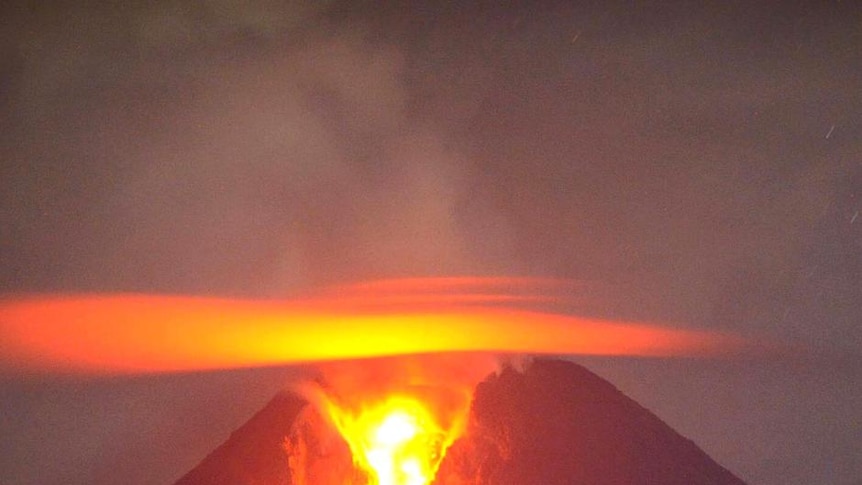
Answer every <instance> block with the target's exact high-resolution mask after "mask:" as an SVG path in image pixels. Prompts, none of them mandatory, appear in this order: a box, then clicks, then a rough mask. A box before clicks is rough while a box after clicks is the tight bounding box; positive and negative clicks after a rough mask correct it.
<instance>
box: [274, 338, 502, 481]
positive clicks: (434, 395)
mask: <svg viewBox="0 0 862 485" xmlns="http://www.w3.org/2000/svg"><path fill="white" fill-rule="evenodd" d="M316 367H317V370H318V371H319V372H320V376H319V380H316V381H315V382H316V383H312V382H306V383H304V384H299V385H298V387H297V388H296V389H295V390H296V391H297V392H298V393H300V394H302V395H304V396H305V397H306V398H307V399H308V401H309V402H310V403H311V404H312V405H311V406H310V407H309V409H307V410H306V412H305V413H304V418H302V419H301V420H299V423H298V424H297V423H294V432H292V433H291V436H290V437H289V438H288V445H287V446H286V450H287V453H288V461H289V463H290V464H291V476H292V477H294V478H297V477H299V479H295V480H294V482H293V483H295V484H296V485H330V484H338V485H344V484H349V485H366V484H371V485H427V484H429V483H431V482H432V481H433V480H434V476H435V474H436V473H437V469H438V467H439V466H440V464H441V462H442V460H443V457H444V456H445V455H446V451H447V450H448V448H449V446H450V445H451V444H452V443H453V442H454V441H455V440H456V439H457V438H458V437H459V436H460V435H461V434H462V433H463V431H464V428H465V425H466V421H467V416H468V414H469V409H470V404H471V402H472V396H473V390H474V389H475V386H476V384H477V383H478V382H479V381H480V380H482V379H483V378H485V377H487V375H488V374H489V373H492V372H494V371H496V370H497V369H499V360H498V359H497V358H495V357H492V356H489V355H487V354H457V355H456V354H446V355H422V356H402V357H392V358H378V359H362V360H355V361H342V362H337V363H326V364H322V365H318V366H316ZM321 382H324V383H325V384H320V383H321ZM335 437H337V438H335Z"/></svg>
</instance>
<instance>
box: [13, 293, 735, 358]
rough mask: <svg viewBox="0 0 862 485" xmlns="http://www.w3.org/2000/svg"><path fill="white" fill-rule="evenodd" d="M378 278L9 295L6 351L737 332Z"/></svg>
mask: <svg viewBox="0 0 862 485" xmlns="http://www.w3.org/2000/svg"><path fill="white" fill-rule="evenodd" d="M468 280H469V281H472V282H473V283H474V286H480V285H481V281H482V280H481V279H468ZM409 281H410V282H411V284H412V285H416V284H418V282H421V280H409ZM429 281H434V280H429ZM516 282H517V281H516V280H512V281H511V282H509V281H508V280H506V283H507V284H509V283H511V284H514V283H516ZM384 286H385V285H384ZM396 286H397V285H396ZM438 286H439V285H438ZM452 286H453V285H451V284H450V285H449V287H452ZM430 287H431V288H434V285H431V286H430ZM371 288H373V287H368V288H366V289H363V290H362V291H354V292H350V291H344V292H342V293H343V294H336V295H334V296H329V297H325V298H318V299H309V300H293V301H268V300H259V301H252V300H229V299H216V298H199V297H176V296H145V295H143V296H142V295H123V294H120V295H85V296H74V297H72V296H43V297H20V298H6V299H3V300H0V341H2V347H0V363H2V364H3V366H4V367H6V368H7V369H8V368H9V367H11V368H13V369H19V370H30V371H48V372H61V373H65V372H86V373H147V372H171V371H193V370H207V369H225V368H237V367H253V366H266V365H279V364H290V363H304V362H316V361H330V360H339V359H355V358H365V357H379V356H395V355H407V354H423V353H437V352H474V351H479V352H502V353H529V354H588V355H642V356H650V355H654V356H665V355H689V354H698V353H704V352H712V351H721V350H722V349H724V348H726V347H728V346H732V345H734V343H735V341H734V340H732V339H730V338H728V337H722V336H719V335H716V334H712V333H708V332H699V331H687V330H679V329H671V328H666V327H660V326H656V325H648V324H639V323H627V322H614V321H606V320H598V319H589V318H582V317H577V316H571V315H561V314H553V313H545V312H540V311H533V310H527V309H523V308H518V309H516V308H512V307H507V306H505V304H507V303H523V302H536V301H541V300H542V299H543V298H544V297H543V296H542V295H517V294H506V293H494V294H484V295H483V294H460V293H457V292H455V293H452V292H450V293H446V294H439V293H425V294H423V293H416V292H415V290H414V289H413V288H409V289H410V292H408V293H403V292H402V293H398V292H395V293H394V294H393V293H391V292H390V293H386V294H382V293H381V292H380V291H377V292H375V291H372V290H371ZM376 293H381V294H379V295H377V296H375V294H376ZM435 302H436V303H435Z"/></svg>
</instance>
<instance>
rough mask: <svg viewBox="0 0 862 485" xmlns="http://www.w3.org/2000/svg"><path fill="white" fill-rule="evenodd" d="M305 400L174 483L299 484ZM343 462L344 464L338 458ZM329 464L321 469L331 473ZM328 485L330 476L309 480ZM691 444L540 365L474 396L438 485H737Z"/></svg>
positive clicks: (281, 405)
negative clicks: (296, 471)
mask: <svg viewBox="0 0 862 485" xmlns="http://www.w3.org/2000/svg"><path fill="white" fill-rule="evenodd" d="M306 407H307V403H306V402H305V401H304V400H303V398H301V397H299V396H298V395H295V394H291V393H288V392H283V393H280V394H278V395H277V396H276V397H275V398H274V399H273V400H272V401H270V403H269V404H267V405H266V407H264V408H263V409H262V410H261V411H260V412H258V413H257V414H256V415H255V416H254V417H252V418H251V419H250V420H249V421H248V422H247V423H246V424H244V425H243V426H241V427H240V428H239V429H237V430H236V431H234V432H233V433H232V434H231V436H230V438H229V439H228V440H227V441H226V442H225V443H223V444H222V445H221V446H219V447H218V448H216V449H215V450H214V451H213V452H212V453H211V454H210V455H209V456H207V457H206V458H205V459H204V460H203V461H202V462H201V463H200V464H199V465H198V466H197V467H195V468H194V469H192V470H191V471H190V472H189V473H187V474H186V475H185V476H183V477H182V478H181V479H180V480H179V481H178V482H177V485H300V483H299V481H298V479H297V477H292V476H291V467H290V463H289V459H290V455H291V453H292V452H290V451H289V450H290V447H289V446H288V445H287V441H288V440H287V437H288V436H290V435H291V433H292V432H293V433H295V424H296V422H298V421H301V419H300V418H301V417H302V415H303V414H302V413H303V410H304V409H305V408H306ZM341 460H342V461H343V457H342V458H341ZM331 468H332V467H331V466H329V465H328V464H324V466H321V467H319V468H318V470H321V471H320V472H319V473H325V472H324V470H329V469H331ZM308 482H313V483H314V484H315V485H316V484H317V483H318V482H319V483H320V484H321V485H326V484H328V479H326V478H325V477H324V478H321V479H320V480H315V479H314V478H312V479H311V480H306V483H308ZM743 483H744V482H743V481H742V480H740V479H739V478H737V477H736V476H734V475H733V474H732V473H731V472H730V471H728V470H727V469H725V468H723V467H722V466H721V465H719V464H718V463H716V462H715V461H714V460H712V459H711V458H710V457H709V456H708V455H707V454H706V453H704V452H703V451H702V450H701V449H700V448H698V447H697V445H695V444H694V443H692V442H691V441H690V440H688V439H686V438H684V437H683V436H681V435H680V434H679V433H677V432H676V431H674V430H673V429H671V428H670V427H669V426H668V425H667V424H665V423H664V422H662V421H661V420H660V419H659V418H658V417H656V416H655V415H654V414H652V413H651V412H649V411H648V410H646V409H644V408H643V407H642V406H640V405H639V404H638V403H636V402H635V401H633V400H632V399H630V398H628V397H626V396H625V395H624V394H623V393H622V392H620V391H619V390H617V389H616V388H615V387H614V386H613V385H611V384H610V383H609V382H607V381H605V380H604V379H602V378H600V377H599V376H597V375H595V374H593V373H592V372H590V371H589V370H587V369H586V368H584V367H582V366H580V365H577V364H575V363H572V362H568V361H563V360H552V359H540V360H536V361H534V362H533V363H532V364H530V365H529V366H528V367H527V368H526V369H524V371H523V372H521V371H517V370H514V369H511V368H505V369H504V370H503V371H501V372H500V373H499V374H495V375H491V376H489V377H488V378H486V379H485V380H484V381H483V382H481V383H480V384H479V385H478V386H477V387H476V389H475V394H474V398H473V403H472V407H471V411H470V420H469V424H468V428H467V430H466V432H465V434H464V436H462V437H461V438H459V439H458V440H457V441H455V443H453V444H452V447H451V448H450V449H449V451H448V453H447V454H446V457H445V458H444V460H443V462H442V464H441V466H440V469H439V471H438V473H437V479H436V481H435V485H467V484H470V485H510V484H511V485H579V484H589V485H617V484H619V485H623V484H626V485H628V484H644V485H646V484H651V485H656V484H666V485H698V484H703V485H740V484H743Z"/></svg>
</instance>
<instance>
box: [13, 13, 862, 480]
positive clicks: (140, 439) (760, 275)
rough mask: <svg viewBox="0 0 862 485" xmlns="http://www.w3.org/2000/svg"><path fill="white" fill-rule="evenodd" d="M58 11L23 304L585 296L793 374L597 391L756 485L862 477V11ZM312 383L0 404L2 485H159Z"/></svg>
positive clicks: (27, 50)
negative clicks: (483, 291)
mask: <svg viewBox="0 0 862 485" xmlns="http://www.w3.org/2000/svg"><path fill="white" fill-rule="evenodd" d="M44 3H45V5H43V2H4V3H3V6H2V7H0V109H2V111H0V164H2V165H0V293H43V292H63V293H69V292H146V293H162V294H193V295H211V296H227V297H243V298H245V297H249V298H252V297H253V298H261V297H263V298H278V297H283V296H290V295H292V294H296V293H299V292H302V291H306V290H308V289H311V288H316V287H321V286H325V285H330V284H337V283H345V282H355V281H360V280H366V279H374V278H386V277H403V276H441V275H488V276H493V275H516V276H541V277H557V278H567V279H573V280H577V281H579V282H583V284H584V288H585V289H584V295H583V296H584V298H583V303H582V304H581V305H580V306H579V307H578V308H577V309H575V310H576V311H578V312H581V313H584V314H589V315H595V316H600V317H607V318H622V319H630V320H644V321H650V322H662V323H664V324H667V325H669V326H676V327H690V328H702V329H712V330H720V331H729V332H735V333H737V334H740V335H743V336H746V337H749V338H752V339H770V340H780V341H782V342H784V343H786V344H787V345H793V346H795V347H794V348H795V349H796V350H795V351H794V352H796V353H795V354H793V355H791V356H784V357H780V358H779V357H776V356H758V355H749V356H745V357H737V358H734V359H729V360H718V361H708V360H707V361H705V360H698V359H611V358H602V359H600V358H590V359H584V358H575V360H577V361H579V362H582V363H584V364H586V365H587V366H588V367H590V368H591V369H593V370H595V371H596V372H598V373H599V374H600V375H602V376H604V377H606V378H607V379H609V380H610V381H611V382H612V383H613V384H615V385H616V386H618V387H619V388H620V389H621V390H622V391H623V392H625V393H627V394H629V395H630V396H631V397H632V398H634V399H635V400H638V401H639V402H641V403H642V404H643V405H644V406H646V407H647V408H649V409H650V410H652V411H653V412H655V413H656V414H657V415H658V416H659V417H660V418H662V419H663V420H665V421H666V422H667V423H668V424H669V425H671V426H672V427H674V428H675V429H677V430H678V431H679V432H681V433H682V434H683V435H685V436H686V437H688V438H690V439H692V440H693V441H694V442H695V443H697V444H698V445H700V446H701V447H702V448H703V449H704V450H705V451H706V452H707V453H708V454H710V455H711V456H712V457H713V458H715V459H716V460H717V461H718V462H719V463H721V464H722V465H724V466H726V467H727V468H729V469H730V470H731V471H733V472H734V473H736V474H737V475H739V476H740V477H741V478H743V479H744V480H746V481H749V482H751V483H753V484H774V485H779V484H781V485H785V484H791V485H792V484H798V485H807V484H812V483H830V484H845V485H856V484H859V483H860V480H862V458H860V457H859V455H860V453H859V450H860V449H862V215H860V212H862V7H859V6H858V4H856V2H849V1H844V2H837V1H835V2H825V1H820V2H798V1H797V2H790V1H788V2H712V3H709V4H707V5H699V6H696V7H695V6H693V5H694V4H695V3H700V2H679V3H673V2H660V3H659V4H647V3H643V4H639V3H634V2H618V3H617V2H601V1H597V2H566V3H562V2H560V3H551V2H525V3H523V4H522V5H515V6H507V7H502V6H499V5H498V3H497V2H481V3H469V5H462V4H461V3H460V2H456V3H455V4H454V5H450V6H445V5H442V4H443V3H444V2H439V3H440V4H441V5H438V4H437V3H431V2H429V4H423V3H421V2H385V3H383V4H378V3H377V2H343V3H342V2H330V3H325V2H308V3H306V2H303V1H298V0H297V1H288V2H278V1H261V2H248V1H231V0H218V1H208V2H203V3H201V4H199V5H197V6H193V5H189V4H187V2H180V1H158V2H150V3H151V4H147V5H144V3H143V2H69V3H68V5H66V6H63V7H61V6H58V5H51V6H49V5H47V4H48V3H51V2H44ZM84 3H88V4H90V5H88V6H84V5H83V4H84ZM138 3H140V6H138V5H137V4H138ZM465 3H466V2H465ZM515 3H517V2H515ZM755 3H757V4H762V5H754V4H755ZM797 354H798V355H797ZM300 372H301V371H299V370H296V369H261V370H246V371H232V372H215V373H207V374H198V375H193V374H189V375H180V376H160V377H151V376H150V377H147V376H143V377H136V378H123V379H120V378H113V379H102V380H99V379H73V378H60V377H40V378H35V377H33V376H19V375H15V374H8V373H7V374H4V375H2V377H0V436H2V439H0V483H3V484H4V485H7V484H8V485H23V484H49V485H50V484H58V485H59V484H78V483H80V484H114V483H127V484H135V485H136V484H159V483H169V482H170V481H171V480H174V479H176V478H178V477H179V476H180V475H182V474H183V473H184V472H185V471H187V470H188V469H190V468H191V467H192V466H193V465H194V464H195V463H197V461H199V460H200V459H201V458H203V456H204V455H206V453H207V452H208V451H210V450H211V449H212V448H214V447H215V446H216V445H217V444H219V443H220V442H221V441H223V440H224V439H225V438H226V437H227V436H228V434H229V432H230V431H231V430H232V429H234V428H235V427H237V426H238V425H239V424H240V423H242V422H243V421H244V420H245V419H247V418H248V417H250V416H251V415H252V414H253V413H254V412H255V411H256V410H257V409H259V408H260V407H262V406H263V405H264V403H265V402H266V401H267V400H268V399H269V397H271V396H272V395H273V394H274V393H275V392H276V391H277V390H278V389H280V388H281V387H283V386H284V385H285V383H286V382H288V381H289V380H290V379H291V377H292V376H295V375H297V374H298V373H300Z"/></svg>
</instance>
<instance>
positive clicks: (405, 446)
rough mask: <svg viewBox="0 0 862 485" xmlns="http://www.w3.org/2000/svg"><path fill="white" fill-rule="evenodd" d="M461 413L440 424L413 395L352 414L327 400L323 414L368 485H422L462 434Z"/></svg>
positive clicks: (426, 482) (430, 477) (430, 411)
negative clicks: (365, 476)
mask: <svg viewBox="0 0 862 485" xmlns="http://www.w3.org/2000/svg"><path fill="white" fill-rule="evenodd" d="M466 411H467V410H466V409H464V410H463V411H462V412H461V413H459V414H460V415H459V416H458V417H457V419H455V420H450V421H449V422H442V420H441V419H438V417H437V416H435V414H434V413H433V412H432V410H431V409H429V408H428V406H427V403H425V402H422V401H421V400H419V399H418V398H416V397H411V396H407V395H392V396H389V397H387V398H385V399H384V400H382V401H380V402H377V403H374V404H372V405H369V406H366V407H363V408H362V409H359V410H357V411H354V410H350V409H345V408H341V407H339V406H338V405H337V404H335V403H334V402H332V401H329V402H327V404H326V412H327V413H328V415H329V418H330V419H331V420H332V422H333V424H334V425H335V427H336V428H337V429H338V431H339V433H340V434H341V436H342V437H343V438H344V440H345V441H346V442H347V444H348V446H349V447H350V451H351V453H352V455H353V460H354V463H355V464H356V465H358V466H359V467H360V468H361V469H362V470H364V471H365V472H366V473H367V474H368V476H369V478H370V483H371V484H374V485H427V484H428V483H431V481H432V480H433V479H434V475H435V474H436V473H437V467H439V466H440V462H441V461H442V459H443V456H445V454H446V450H447V449H448V448H449V445H451V444H452V442H453V441H454V440H455V438H457V437H458V436H459V435H460V434H461V431H462V430H463V425H464V419H463V418H464V417H465V416H466Z"/></svg>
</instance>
